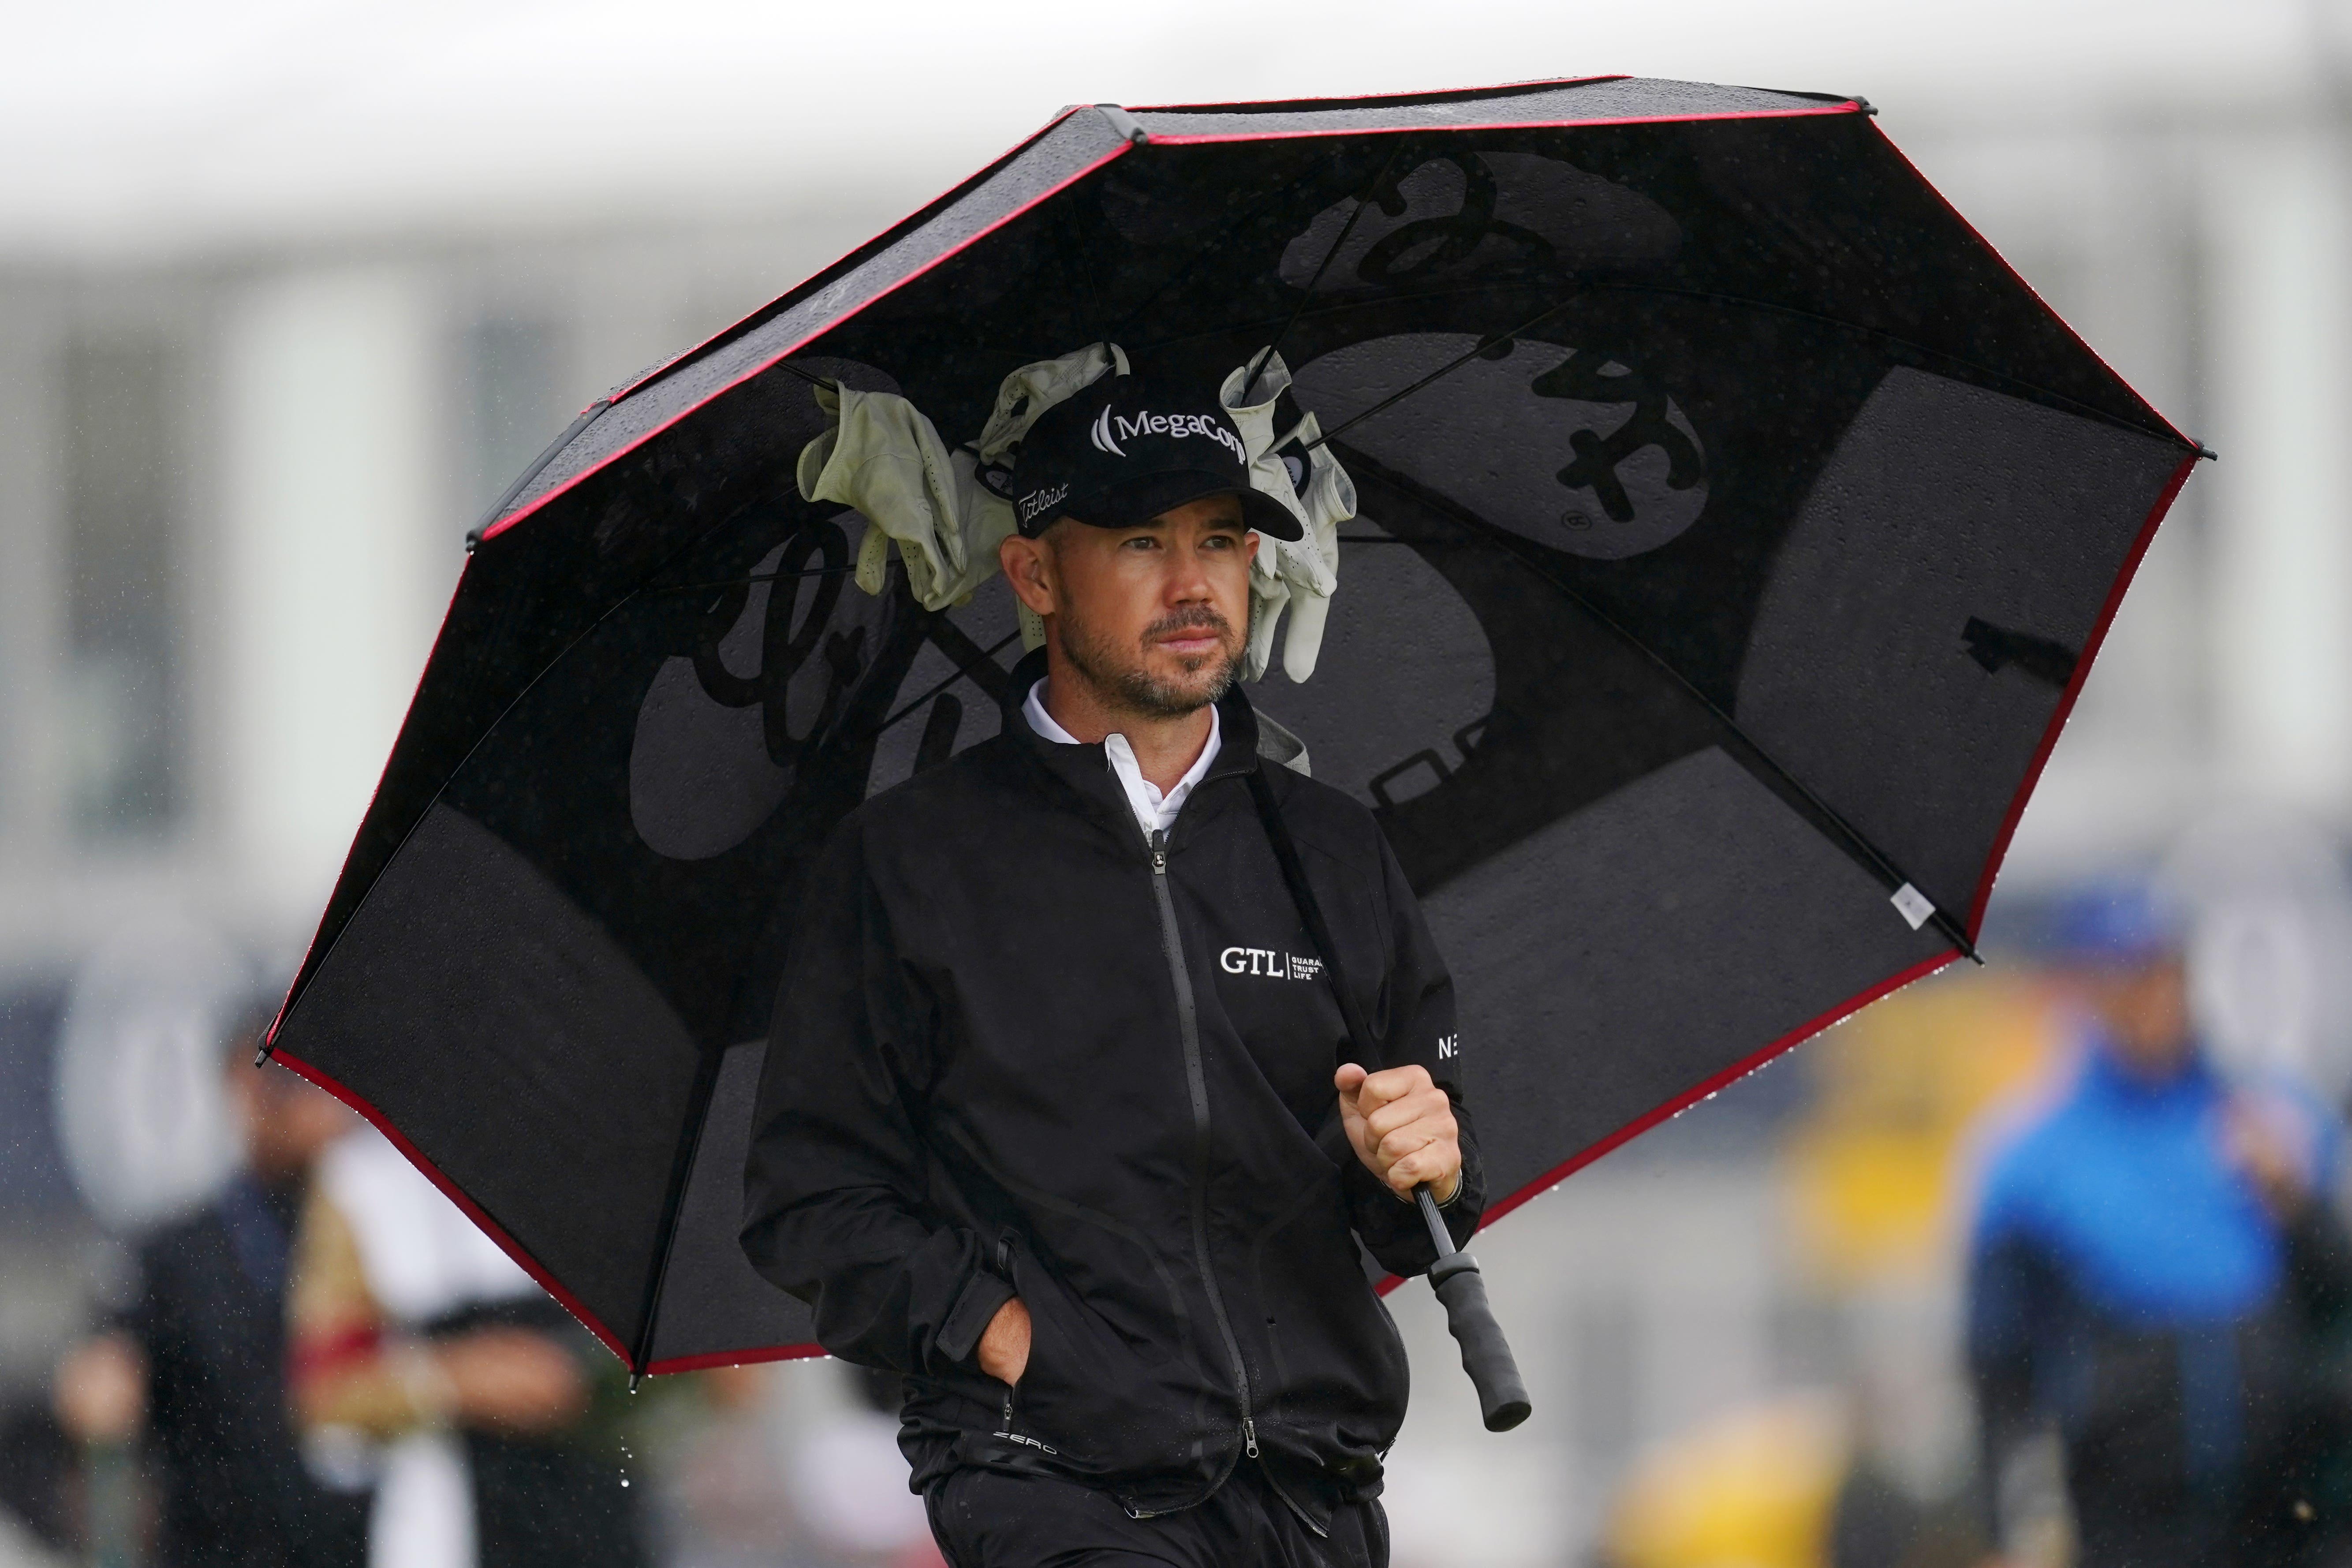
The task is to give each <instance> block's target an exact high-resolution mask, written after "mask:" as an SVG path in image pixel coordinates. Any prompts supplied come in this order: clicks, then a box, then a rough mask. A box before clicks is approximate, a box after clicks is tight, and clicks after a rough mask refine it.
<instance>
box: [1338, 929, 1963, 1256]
mask: <svg viewBox="0 0 2352 1568" xmlns="http://www.w3.org/2000/svg"><path fill="white" fill-rule="evenodd" d="M1959 956H1960V955H1959V952H1958V950H1957V949H1955V950H1953V951H1952V952H1944V953H1938V954H1937V956H1936V957H1934V958H1923V959H1921V960H1920V961H1919V962H1918V963H1915V964H1913V965H1911V966H1910V967H1909V968H1907V969H1905V970H1902V971H1900V972H1898V973H1895V974H1894V975H1892V976H1890V977H1889V978H1887V979H1885V980H1882V981H1880V982H1879V983H1878V984H1875V985H1874V986H1872V987H1871V988H1870V989H1869V990H1867V991H1864V992H1863V993H1862V994H1860V995H1858V996H1855V997H1854V998H1853V999H1852V1000H1851V1001H1847V1002H1842V1003H1840V1004H1839V1005H1836V1006H1834V1007H1832V1008H1831V1009H1830V1010H1829V1011H1828V1012H1826V1013H1823V1014H1822V1016H1820V1017H1818V1018H1815V1019H1814V1020H1812V1022H1811V1023H1809V1024H1802V1025H1800V1026H1798V1027H1796V1028H1794V1029H1791V1030H1790V1031H1789V1032H1788V1033H1787V1034H1785V1035H1783V1036H1781V1037H1780V1038H1779V1039H1777V1040H1774V1041H1773V1042H1772V1043H1771V1044H1770V1045H1769V1046H1766V1047H1764V1048H1763V1049H1762V1050H1760V1051H1758V1052H1757V1053H1756V1054H1755V1055H1753V1056H1750V1057H1748V1058H1744V1059H1742V1060H1740V1061H1738V1062H1735V1063H1734V1064H1732V1065H1731V1066H1730V1067H1727V1068H1724V1069H1723V1070H1722V1071H1721V1072H1719V1073H1717V1074H1716V1075H1715V1076H1714V1077H1712V1078H1709V1079H1704V1080H1703V1081H1701V1082H1700V1083H1698V1084H1696V1085H1695V1086H1694V1087H1692V1088H1690V1089H1685V1090H1684V1091H1683V1092H1682V1093H1680V1094H1678V1095H1676V1096H1675V1097H1674V1098H1673V1099H1672V1100H1667V1101H1666V1102H1665V1103H1664V1104H1663V1105H1661V1106H1659V1107H1658V1108H1657V1109H1656V1110H1652V1111H1650V1112H1649V1113H1648V1114H1646V1115H1643V1116H1638V1117H1635V1118H1634V1119H1633V1121H1628V1122H1627V1123H1625V1125H1624V1126H1622V1127H1620V1128H1619V1129H1617V1131H1614V1132H1612V1133H1611V1134H1609V1136H1608V1137H1606V1138H1603V1139H1601V1141H1600V1142H1597V1143H1593V1144H1591V1145H1588V1146H1587V1147H1586V1148H1584V1149H1583V1150H1581V1151H1580V1152H1577V1153H1575V1154H1572V1155H1570V1157H1569V1158H1568V1159H1566V1160H1563V1161H1562V1162H1560V1163H1559V1164H1557V1165H1554V1166H1553V1167H1552V1168H1551V1169H1550V1170H1549V1171H1547V1172H1545V1173H1543V1174H1542V1175H1540V1176H1538V1177H1537V1178H1536V1179H1535V1180H1534V1181H1532V1182H1529V1183H1528V1184H1526V1185H1525V1186H1523V1187H1521V1188H1519V1189H1518V1190H1517V1192H1514V1193H1512V1194H1510V1195H1509V1196H1508V1197H1506V1198H1503V1199H1502V1200H1500V1201H1499V1202H1496V1203H1492V1204H1489V1205H1486V1213H1485V1214H1483V1215H1479V1216H1478V1228H1479V1229H1480V1230H1485V1229H1486V1227H1487V1226H1490V1225H1492V1224H1494V1223H1495V1222H1496V1220H1498V1219H1500V1218H1502V1217H1503V1216H1504V1215H1507V1214H1508V1213H1510V1212H1511V1211H1512V1210H1513V1209H1515V1208H1517V1207H1518V1206H1519V1205H1521V1204H1523V1203H1526V1202H1527V1201H1528V1199H1530V1198H1534V1197H1538V1196H1539V1195H1541V1194H1544V1193H1547V1192H1549V1191H1550V1190H1551V1189H1552V1188H1553V1187H1555V1186H1558V1185H1559V1184H1560V1183H1561V1182H1563V1181H1566V1180H1567V1179H1568V1178H1569V1177H1570V1176H1572V1175H1574V1174H1575V1173H1577V1172H1579V1171H1580V1170H1582V1169H1584V1167H1585V1166H1587V1165H1590V1164H1591V1163H1592V1162H1593V1161H1595V1160H1598V1159H1599V1158H1601V1155H1603V1154H1606V1153H1608V1152H1610V1151H1612V1150H1613V1149H1617V1148H1621V1147H1622V1146H1623V1145H1624V1144H1627V1143H1630V1142H1633V1140H1634V1139H1636V1138H1639V1137H1640V1136H1641V1135H1642V1134H1643V1133H1644V1132H1647V1131H1649V1130H1650V1129H1651V1128H1653V1127H1655V1126H1656V1125H1658V1123H1660V1122H1662V1121H1666V1120H1668V1119H1669V1118H1671V1117H1674V1116H1677V1115H1679V1114H1681V1113H1682V1112H1683V1111H1685V1110H1689V1109H1690V1108H1691V1107H1692V1106H1694V1105H1696V1104H1697V1103H1698V1102H1699V1101H1700V1100H1705V1099H1706V1097H1707V1096H1708V1095H1710V1094H1713V1093H1715V1092H1716V1091H1717V1089H1723V1088H1725V1087H1727V1086H1728V1085H1729V1084H1731V1083H1733V1082H1734V1081H1736V1080H1738V1079H1742V1078H1745V1077H1747V1076H1748V1074H1749V1073H1751V1072H1754V1071H1755V1070H1756V1069H1757V1068H1760V1067H1762V1066H1763V1065H1764V1064H1765V1063H1766V1062H1769V1061H1770V1060H1771V1059H1772V1058H1774V1057H1777V1056H1779V1055H1780V1053H1781V1052H1783V1051H1786V1050H1788V1049H1789V1048H1790V1047H1793V1046H1798V1045H1801V1044H1803V1043H1804V1042H1805V1041H1806V1040H1809V1039H1811V1038H1812V1037H1814V1036H1815V1035H1818V1034H1820V1033H1821V1032H1822V1030H1823V1029H1826V1028H1828V1027H1829V1026H1831V1025H1832V1024H1838V1023H1843V1022H1844V1021H1845V1020H1846V1019H1847V1018H1850V1017H1852V1016H1853V1015H1854V1014H1856V1013H1859V1012H1861V1011H1862V1010H1863V1009H1864V1007H1867V1006H1869V1005H1871V1004H1872V1003H1873V1002H1875V1001H1877V1000H1878V999H1879V998H1880V997H1882V996H1887V995H1891V994H1894V993H1895V992H1897V991H1900V990H1902V989H1903V987H1905V986H1906V985H1908V984H1911V983H1912V982H1913V981H1915V980H1924V979H1926V978H1927V976H1928V975H1930V974H1933V973H1936V971H1937V970H1938V969H1941V968H1943V967H1944V966H1945V965H1946V964H1948V963H1951V962H1952V961H1953V960H1954V959H1956V958H1958V957H1959ZM1403 1283H1404V1281H1403V1280H1402V1279H1399V1278H1398V1277H1397V1276H1395V1275H1393V1274H1391V1275H1390V1276H1389V1277H1388V1278H1387V1279H1383V1280H1381V1283H1380V1286H1379V1289H1380V1291H1381V1294H1382V1295H1386V1294H1387V1293H1388V1292H1389V1291H1391V1290H1393V1289H1396V1288H1397V1287H1398V1286H1399V1285H1402V1284H1403Z"/></svg>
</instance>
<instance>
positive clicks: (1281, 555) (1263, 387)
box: [1218, 354, 1356, 680]
mask: <svg viewBox="0 0 2352 1568" xmlns="http://www.w3.org/2000/svg"><path fill="white" fill-rule="evenodd" d="M1253 363H1256V356H1255V355H1253V356H1252V357H1251V361H1250V363H1244V364H1243V365H1241V366H1239V367H1238V368H1236V369H1235V370H1234V373H1233V374H1231V375H1228V376H1227V377H1225V383H1224V385H1223V387H1222V388H1221V389H1220V391H1219V393H1218V396H1219V399H1220V400H1221V401H1222V402H1223V404H1224V405H1225V410H1226V412H1227V413H1229V414H1231V415H1232V416H1234V426H1236V427H1237V428H1238V429H1239V430H1240V431H1241V434H1242V443H1243V446H1244V449H1246V450H1247V451H1248V453H1249V455H1250V483H1251V484H1252V485H1253V486H1255V488H1256V489H1260V490H1263V491H1265V493H1266V494H1268V495H1270V496H1273V497H1274V498H1275V499H1276V500H1279V501H1281V502H1282V503H1283V504H1284V505H1286V506H1287V507H1288V508H1289V509H1290V510H1292V511H1294V512H1296V513H1297V514H1298V517H1299V520H1300V521H1301V522H1302V523H1304V524H1305V526H1306V537H1305V538H1303V539H1300V540H1297V541H1296V542H1290V541H1286V540H1279V539H1268V538H1266V537H1265V535H1263V534H1261V535H1259V536H1258V544H1257V554H1256V555H1255V557H1254V558H1253V559H1252V560H1251V563H1250V635H1249V647H1248V648H1247V650H1246V652H1245V653H1244V655H1243V658H1242V679H1244V680H1256V679H1260V678H1261V677H1263V676H1264V675H1265V671H1266V668H1267V666H1268V665H1270V664H1271V663H1272V662H1273V659H1274V628H1275V623H1276V621H1277V620H1279V619H1280V618H1281V616H1282V612H1283V610H1284V608H1285V606H1287V607H1288V608H1289V611H1290V617H1289V620H1288V622H1287V623H1286V625H1287V630H1286V631H1285V633H1284V635H1283V640H1282V669H1283V673H1284V674H1286V675H1287V676H1289V677H1290V679H1293V680H1305V679H1307V677H1308V676H1310V675H1313V674H1314V673H1315V658H1316V655H1317V654H1318V652H1320V651H1321V649H1322V647H1323V626H1324V623H1325V622H1326V621H1327V620H1328V618H1329V616H1330V613H1331V595H1332V594H1333V593H1334V592H1335V591H1336V590H1337V589H1338V587H1339V525H1340V524H1341V523H1343V522H1345V521H1348V519H1349V518H1351V517H1353V516H1355V515H1356V486H1355V481H1354V480H1352V479H1349V477H1348V470H1347V469H1345V468H1341V467H1340V466H1339V459H1338V458H1334V457H1332V456H1331V454H1330V452H1329V451H1328V449H1327V448H1325V447H1312V448H1311V449H1310V447H1309V443H1311V442H1313V441H1314V440H1315V439H1316V437H1318V436H1320V435H1321V434H1322V428H1323V427H1322V426H1321V425H1319V424H1318V423H1317V421H1316V418H1315V416H1313V415H1312V414H1309V415H1307V416H1306V417H1305V418H1303V419H1301V420H1300V421H1299V422H1298V423H1297V426H1293V427H1292V428H1291V429H1289V430H1287V431H1284V432H1281V433H1279V434H1277V433H1276V431H1275V429H1274V409H1275V403H1276V399H1278V398H1280V397H1281V395H1282V394H1283V393H1284V392H1285V391H1286V390H1287V389H1288V387H1289V385H1290V367H1289V366H1288V365H1286V364H1285V363H1283V362H1282V356H1281V355H1280V354H1275V355H1273V356H1271V357H1270V358H1269V359H1268V360H1267V361H1266V363H1265V368H1264V369H1263V370H1261V371H1260V372H1259V373H1258V374H1257V377H1256V380H1255V384H1254V385H1252V386H1250V387H1248V388H1246V389H1245V388H1244V386H1243V384H1242V382H1243V380H1244V377H1246V376H1248V374H1249V372H1250V364H1253ZM1245 393H1255V395H1256V397H1255V401H1253V402H1250V403H1246V404H1244V403H1243V402H1242V401H1241V398H1242V397H1243V396H1244V395H1245Z"/></svg>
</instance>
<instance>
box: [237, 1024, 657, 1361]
mask: <svg viewBox="0 0 2352 1568" xmlns="http://www.w3.org/2000/svg"><path fill="white" fill-rule="evenodd" d="M269 1059H270V1060H271V1061H274V1062H278V1063H280V1064H282V1065H283V1066H285V1067H286V1068H288V1070H289V1071H292V1072H296V1073H299V1074H300V1075H301V1076H302V1077H304V1078H306V1079H310V1081H311V1082H312V1083H315V1084H317V1085H318V1086H319V1087H320V1089H325V1090H326V1091H327V1092H328V1093H329V1094H331V1095H333V1096H334V1097H335V1098H336V1099H337V1100H341V1101H342V1102H343V1103H344V1104H345V1105H348V1106H350V1107H351V1108H352V1110H356V1111H358V1112H359V1113H360V1114H361V1115H362V1116H364V1117H366V1118H367V1120H368V1123H369V1125H371V1126H373V1128H374V1129H375V1130H376V1131H379V1132H381V1133H383V1135H384V1137H386V1138H387V1139H389V1140H391V1142H392V1146H393V1147H394V1148H395V1149H397V1150H399V1151H400V1152H401V1154H402V1155H403V1156H404V1157H405V1158H406V1160H407V1161H408V1163H410V1164H412V1165H414V1166H415V1167H416V1168H417V1169H418V1170H419V1171H422V1172H423V1173H425V1180H427V1181H429V1182H431V1183H432V1184H434V1185H435V1186H436V1187H438V1188H440V1189H441V1193H442V1195H443V1196H445V1197H446V1198H447V1199H448V1200H449V1201H450V1202H451V1203H453V1204H456V1205H457V1206H458V1208H460V1209H462V1210H463V1211H465V1215H466V1217H467V1219H470V1220H472V1221H473V1222H474V1223H475V1224H476V1225H477V1226H480V1227H481V1231H482V1234H483V1235H484V1236H487V1237H489V1238H490V1239H491V1240H492V1241H495V1242H497V1243H498V1244H499V1250H500V1251H501V1252H504V1253H505V1254H506V1255H507V1256H508V1257H509V1258H513V1259H514V1260H515V1264H516V1266H517V1267H519V1268H521V1270H522V1271H523V1272H524V1273H526V1274H528V1275H530V1277H531V1278H532V1279H536V1280H538V1281H539V1284H540V1288H541V1289H543V1290H545V1291H546V1292H547V1293H548V1294H549V1295H551V1296H552V1297H554V1298H555V1299H556V1300H557V1301H558V1302H560V1303H562V1307H563V1310H565V1311H567V1312H569V1313H571V1314H572V1316H573V1317H575V1318H577V1319H579V1320H580V1322H581V1325H582V1326H583V1328H585V1329H586V1330H587V1331H589V1332H590V1333H592V1334H593V1335H595V1336H596V1337H597V1339H599V1340H601V1341H602V1342H604V1348H605V1349H606V1350H608V1351H611V1352H613V1353H614V1355H616V1356H619V1357H620V1358H621V1363H622V1364H623V1365H628V1364H629V1352H627V1350H625V1349H624V1348H623V1346H622V1344H621V1341H620V1338H619V1336H617V1335H615V1334H614V1332H613V1331H611V1330H609V1329H607V1328H605V1327H604V1323H603V1322H601V1321H599V1320H598V1319H597V1317H596V1314H595V1313H593V1312H592V1311H590V1310H588V1309H587V1308H586V1307H584V1306H583V1305H582V1304H581V1301H580V1298H579V1297H577V1296H574V1295H573V1294H572V1292H571V1291H569V1290H567V1289H564V1288H563V1284H562V1281H561V1280H559V1279H556V1278H555V1276H554V1275H552V1274H550V1273H549V1272H548V1271H547V1270H546V1269H544V1268H541V1267H540V1266H539V1263H538V1260H537V1259H535V1258H532V1257H531V1255H530V1253H528V1252H526V1251H524V1250H523V1248H522V1244H521V1243H520V1242H518V1241H516V1240H515V1238H514V1237H510V1236H509V1235H508V1234H507V1233H506V1232H505V1231H504V1230H502V1229H501V1228H499V1223H498V1221H496V1220H494V1219H492V1218H491V1217H490V1216H489V1215H487V1214H485V1213H483V1212H482V1205H479V1204H478V1203H476V1202H475V1201H474V1200H473V1199H471V1198H469V1197H467V1195H466V1194H465V1193H464V1192H462V1191H461V1190H459V1188H458V1186H457V1183H455V1182H453V1181H451V1180H450V1179H449V1178H448V1177H446V1176H445V1175H443V1174H442V1173H441V1171H440V1168H439V1167H438V1166H436V1165H435V1164H434V1163H433V1162H432V1161H430V1160H428V1159H426V1158H425V1154H424V1152H423V1151H421V1150H419V1149H418V1148H417V1147H416V1145H415V1144H414V1143H411V1142H409V1141H408V1139H407V1138H406V1137H405V1136H404V1134H403V1133H402V1132H401V1131H400V1129H399V1128H397V1127H394V1125H393V1124H392V1121H391V1119H390V1118H388V1117H386V1116H385V1115H384V1114H383V1112H382V1111H380V1110H377V1109H376V1108H375V1107H374V1106H373V1105H370V1104H369V1103H368V1102H367V1101H366V1100H363V1099H362V1098H361V1097H360V1095H359V1094H357V1093H356V1092H354V1091H353V1090H352V1089H350V1088H349V1087H348V1086H346V1085H344V1084H342V1083H341V1082H338V1081H337V1080H336V1079H334V1078H332V1077H331V1076H330V1075H329V1074H327V1073H324V1072H321V1071H320V1069H318V1068H314V1067H312V1066H311V1065H310V1063H309V1062H306V1061H303V1060H301V1059H300V1058H297V1057H293V1056H289V1055H288V1054H287V1053H286V1052H284V1051H277V1052H273V1053H272V1054H271V1056H270V1058H269Z"/></svg>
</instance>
